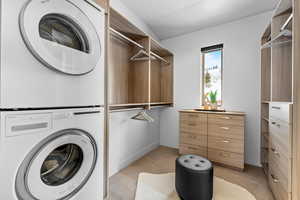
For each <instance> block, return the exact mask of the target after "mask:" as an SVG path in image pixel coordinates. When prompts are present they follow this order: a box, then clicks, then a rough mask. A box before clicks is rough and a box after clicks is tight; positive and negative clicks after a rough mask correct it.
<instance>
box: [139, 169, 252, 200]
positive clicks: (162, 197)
mask: <svg viewBox="0 0 300 200" xmlns="http://www.w3.org/2000/svg"><path fill="white" fill-rule="evenodd" d="M213 199H214V200H256V199H255V197H254V196H253V195H252V194H251V193H249V192H248V191H247V190H246V189H244V188H243V187H240V186H238V185H235V184H232V183H229V182H227V181H225V180H223V179H221V178H218V177H214V198H213ZM135 200H180V198H179V197H178V196H177V193H176V191H175V174H174V173H169V174H148V173H140V174H139V179H138V185H137V190H136V195H135Z"/></svg>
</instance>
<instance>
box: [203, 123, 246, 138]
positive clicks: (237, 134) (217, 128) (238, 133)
mask: <svg viewBox="0 0 300 200" xmlns="http://www.w3.org/2000/svg"><path fill="white" fill-rule="evenodd" d="M208 135H209V136H215V137H226V138H232V139H237V140H242V141H243V140H244V127H241V126H233V125H229V124H227V125H220V124H213V123H210V124H209V125H208Z"/></svg>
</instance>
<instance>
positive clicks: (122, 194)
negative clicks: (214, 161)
mask: <svg viewBox="0 0 300 200" xmlns="http://www.w3.org/2000/svg"><path fill="white" fill-rule="evenodd" d="M178 156H179V154H178V150H177V149H172V148H168V147H162V146H161V147H159V148H157V149H155V150H154V151H152V152H150V153H149V154H147V155H146V156H144V157H142V158H141V159H139V160H137V161H136V162H134V163H132V164H131V165H130V166H129V167H127V168H125V169H123V170H122V171H120V172H119V173H117V174H115V175H114V176H112V177H111V178H110V184H109V186H110V199H111V200H134V196H135V190H136V184H137V178H138V175H139V173H141V172H148V173H155V174H158V173H169V172H174V171H175V160H176V158H177V157H178ZM214 173H215V176H218V177H220V178H223V179H225V180H227V181H229V182H231V183H235V184H238V185H240V186H242V187H244V188H246V189H247V190H248V191H249V192H251V193H252V194H253V195H254V196H255V197H256V199H257V200H274V199H273V196H272V194H271V192H270V190H269V187H268V184H267V179H266V176H265V175H264V173H263V171H262V169H261V168H258V167H253V166H246V168H245V171H244V172H241V171H236V170H232V169H228V168H224V167H220V166H215V168H214Z"/></svg>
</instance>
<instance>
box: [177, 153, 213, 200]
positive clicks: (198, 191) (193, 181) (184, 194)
mask: <svg viewBox="0 0 300 200" xmlns="http://www.w3.org/2000/svg"><path fill="white" fill-rule="evenodd" d="M213 176H214V173H213V165H212V163H211V162H210V161H209V160H207V159H206V158H203V157H201V156H196V155H183V156H181V157H179V158H177V159H176V178H175V179H176V180H175V186H176V191H177V193H178V195H179V197H180V198H181V199H182V200H212V197H213Z"/></svg>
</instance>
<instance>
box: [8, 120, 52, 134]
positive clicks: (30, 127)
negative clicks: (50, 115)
mask: <svg viewBox="0 0 300 200" xmlns="http://www.w3.org/2000/svg"><path fill="white" fill-rule="evenodd" d="M47 127H48V123H46V122H44V123H36V124H26V125H18V126H12V127H11V131H12V132H19V131H28V130H36V129H41V128H47Z"/></svg>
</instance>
